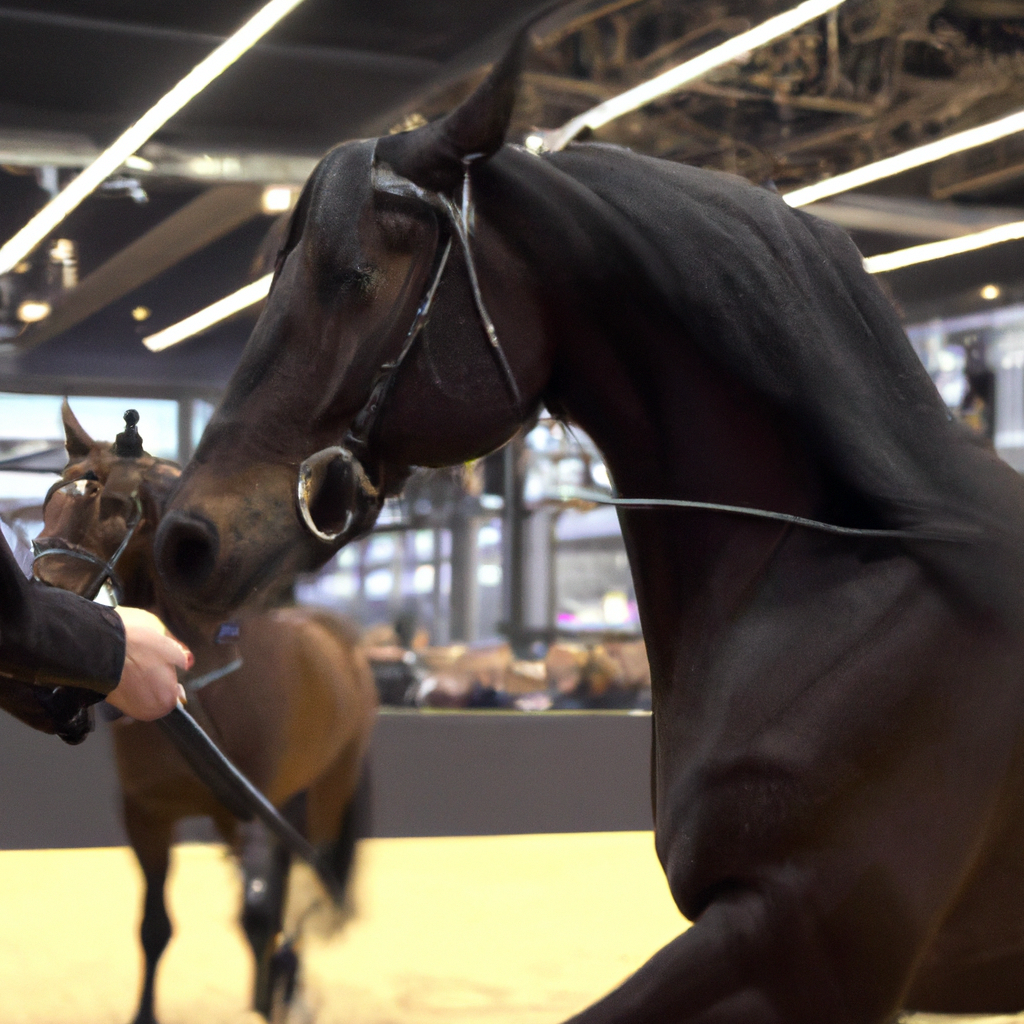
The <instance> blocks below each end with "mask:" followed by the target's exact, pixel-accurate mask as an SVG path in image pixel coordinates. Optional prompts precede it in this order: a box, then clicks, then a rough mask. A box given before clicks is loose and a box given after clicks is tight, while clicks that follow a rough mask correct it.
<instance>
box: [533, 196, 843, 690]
mask: <svg viewBox="0 0 1024 1024" xmlns="http://www.w3.org/2000/svg"><path fill="white" fill-rule="evenodd" d="M538 198H539V190H533V192H532V193H531V194H530V196H529V200H530V201H531V202H533V203H534V204H536V203H537V202H538ZM550 203H551V205H550V208H549V209H548V210H546V211H545V210H532V211H531V212H530V216H529V217H523V218H522V220H521V221H520V223H525V224H526V225H528V227H527V229H526V230H527V232H529V231H531V230H532V231H534V232H536V235H535V236H534V237H526V238H521V239H520V242H521V244H520V248H525V249H527V250H528V251H529V253H530V258H531V261H532V266H533V270H534V272H535V274H536V280H537V281H538V282H555V284H554V285H553V286H551V287H553V288H554V289H555V290H557V294H556V295H555V296H554V301H552V297H551V291H550V288H549V289H548V293H547V299H546V301H545V300H544V299H542V300H541V302H542V304H543V305H544V306H545V308H546V309H547V310H548V317H549V319H548V323H547V330H548V334H549V337H550V338H551V339H553V345H554V350H555V355H554V365H553V370H552V376H551V381H550V383H549V386H548V388H547V390H546V391H545V394H544V399H545V401H546V402H547V404H548V405H549V407H551V408H553V409H556V410H564V411H565V412H566V413H567V414H568V415H569V417H570V418H571V419H572V420H573V421H575V422H577V423H579V425H580V426H581V427H582V428H583V429H584V430H586V431H587V433H588V434H590V436H591V437H592V438H593V439H594V441H595V443H596V444H597V445H598V447H599V448H600V449H601V451H602V453H603V454H604V457H605V459H606V462H607V465H608V468H609V470H610V471H611V474H612V477H613V479H614V481H615V484H616V487H617V489H618V491H619V493H620V494H621V495H622V496H623V497H631V498H682V499H690V500H696V501H707V502H715V503H722V504H730V505H741V506H747V507H752V508H762V509H770V510H774V511H779V512H786V513H790V514H794V515H802V516H808V517H815V516H818V517H820V516H822V515H824V514H826V513H825V512H824V511H823V507H827V505H828V503H829V502H830V500H831V499H833V498H834V495H832V494H831V493H830V490H831V487H832V485H831V483H830V482H829V481H828V480H826V479H825V478H824V477H823V475H822V474H821V472H820V471H819V469H818V468H817V466H816V464H815V462H814V460H813V459H812V458H811V456H810V454H809V452H808V449H807V446H806V444H805V443H804V442H803V440H802V439H801V437H800V435H799V432H798V431H797V430H796V428H795V427H794V425H793V424H792V423H791V422H789V421H788V420H787V418H786V417H785V416H784V415H783V414H782V413H781V412H780V411H778V410H776V409H774V408H772V407H771V406H769V404H768V403H767V402H766V401H764V400H763V399H762V398H761V397H759V396H758V395H757V394H755V393H754V392H753V391H751V390H750V389H749V388H748V387H746V386H745V385H743V384H742V383H741V382H740V381H739V380H738V379H736V378H735V377H733V376H732V375H730V374H729V373H728V372H726V371H725V370H724V369H722V368H721V367H719V366H718V365H717V364H715V363H713V361H712V360H711V359H710V358H708V356H707V355H705V354H704V352H703V351H701V349H700V347H698V346H697V345H695V344H693V342H692V341H691V339H689V338H688V337H687V336H686V334H685V331H684V330H683V328H682V327H681V326H680V324H679V323H678V321H677V320H676V319H675V318H674V316H673V315H672V314H671V313H670V311H669V310H668V309H667V307H666V304H665V303H664V301H663V300H662V299H660V297H659V296H658V295H657V294H656V293H655V292H654V290H653V288H651V287H650V286H649V284H648V283H647V282H646V281H645V280H644V279H643V277H642V275H639V274H637V272H636V264H635V263H633V264H631V263H630V261H629V259H628V258H624V257H622V256H621V254H617V253H616V252H615V250H614V238H611V239H610V238H609V234H608V232H607V231H606V230H604V229H603V228H599V229H598V230H597V231H596V232H595V234H594V236H593V237H591V238H587V237H586V231H587V230H588V227H587V225H586V223H577V224H574V225H566V223H565V215H564V209H565V208H566V207H568V206H569V205H570V203H569V202H567V201H566V202H562V201H561V200H560V198H559V197H558V196H557V194H553V195H552V198H551V200H550ZM524 205H525V204H524ZM553 226H554V227H553ZM574 228H575V229H576V238H577V244H576V247H575V250H574V249H573V248H572V247H570V246H567V245H565V244H552V243H551V242H550V241H549V239H551V238H556V239H558V238H559V237H561V238H563V239H564V238H567V237H572V231H573V229H574ZM581 236H582V239H581ZM574 251H575V253H577V254H578V256H577V263H576V264H575V265H573V259H574ZM605 254H607V262H605ZM616 260H619V261H620V262H619V263H618V265H617V266H616ZM620 519H621V521H622V525H623V534H624V537H625V541H626V545H627V550H628V552H629V556H630V563H631V566H632V570H633V576H634V580H635V581H636V588H637V598H638V603H639V605H640V613H641V619H642V623H643V627H644V633H645V636H646V638H647V641H648V646H649V648H650V649H651V652H652V664H653V665H654V666H655V671H656V672H657V664H656V663H657V660H658V658H659V654H661V655H664V656H667V657H672V656H673V652H675V650H676V648H677V647H678V644H679V643H680V641H681V638H682V637H683V636H684V635H685V634H689V635H703V636H707V635H710V634H713V633H714V632H715V631H716V629H717V628H718V627H719V626H720V625H721V624H723V623H724V622H726V621H727V620H728V619H729V618H730V617H731V616H732V615H733V614H734V613H735V610H736V609H737V607H738V605H739V603H740V602H741V601H742V600H743V597H744V594H745V593H746V592H748V590H749V587H750V585H751V583H752V582H753V581H754V580H755V579H756V578H757V577H758V576H759V575H760V574H761V573H763V572H764V570H765V568H766V566H767V562H768V560H769V559H770V557H771V554H772V552H773V551H774V550H775V547H776V546H777V545H778V543H779V542H780V540H781V538H782V536H783V535H784V532H785V527H784V526H782V525H781V524H774V523H768V522H765V521H763V520H761V521H758V520H753V519H744V518H741V517H738V516H733V515H727V514H722V513H709V512H695V511H690V510H681V509H679V510H677V509H667V510H658V511H654V510H630V511H626V512H623V513H622V514H621V515H620ZM684 624H685V625H684ZM709 631H710V633H709Z"/></svg>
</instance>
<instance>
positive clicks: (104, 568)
mask: <svg viewBox="0 0 1024 1024" xmlns="http://www.w3.org/2000/svg"><path fill="white" fill-rule="evenodd" d="M92 479H93V477H91V476H89V475H85V476H79V477H75V478H74V479H73V480H58V481H57V482H56V483H55V484H54V485H53V486H52V487H51V488H50V489H49V490H48V491H47V492H46V497H45V498H44V499H43V508H44V509H45V508H46V504H47V502H48V501H49V500H50V498H51V496H52V495H53V494H54V492H55V491H59V490H60V489H61V488H63V487H67V486H68V485H69V484H74V483H78V482H79V481H80V480H92ZM130 500H131V502H132V504H133V513H132V516H131V519H130V521H129V522H128V523H127V529H126V530H125V534H124V537H122V538H121V543H120V544H118V546H117V550H116V551H115V552H114V553H113V554H112V555H111V556H110V558H101V557H100V556H99V555H96V554H93V552H91V551H89V550H88V549H86V548H83V547H79V546H78V545H73V544H69V543H68V542H66V541H61V542H59V543H54V544H52V545H48V546H46V547H43V546H42V545H41V544H40V543H39V542H38V541H35V540H34V541H32V554H33V558H32V575H33V576H34V577H35V578H36V579H37V580H40V581H41V582H46V581H45V580H43V579H42V577H41V576H40V575H39V574H38V572H36V565H37V564H38V563H39V562H40V561H41V560H42V559H44V558H51V557H52V556H54V555H61V556H63V557H65V558H77V559H78V560H79V561H80V562H88V563H89V564H90V565H94V566H96V568H97V569H98V570H99V572H97V574H96V575H95V576H94V577H93V579H92V580H90V582H89V586H88V587H86V588H85V590H84V591H83V592H82V597H84V598H86V599H88V600H89V601H92V600H95V598H96V595H97V594H99V592H100V590H101V589H102V587H103V585H104V583H108V582H109V584H110V589H111V590H112V591H113V597H114V601H115V602H116V603H117V604H123V603H124V585H123V584H122V583H121V580H120V578H119V577H118V575H117V563H118V561H119V560H120V558H121V556H122V555H123V554H124V552H125V549H126V548H127V547H128V545H129V543H131V539H132V537H134V536H135V531H136V530H137V529H138V528H139V526H140V525H141V523H142V502H141V501H139V492H138V490H134V491H132V493H131V495H130Z"/></svg>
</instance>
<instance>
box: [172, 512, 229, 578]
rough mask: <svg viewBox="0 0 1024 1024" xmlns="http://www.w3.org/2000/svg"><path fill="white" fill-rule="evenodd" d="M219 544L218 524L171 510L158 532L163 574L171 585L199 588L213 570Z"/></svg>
mask: <svg viewBox="0 0 1024 1024" xmlns="http://www.w3.org/2000/svg"><path fill="white" fill-rule="evenodd" d="M218 546H219V541H218V536H217V528H216V527H215V526H214V525H213V524H212V523H208V522H207V521H206V520H204V519H198V518H195V517H193V516H190V515H187V514H183V513H180V512H171V513H170V514H169V515H167V516H165V517H164V520H163V522H162V523H161V524H160V528H159V530H158V531H157V536H156V561H157V566H158V568H159V570H160V575H161V576H163V578H164V580H165V581H166V582H167V583H168V584H169V585H170V586H172V587H176V588H180V589H182V590H198V589H199V588H200V587H201V586H202V585H203V584H204V583H205V582H206V581H207V580H208V579H209V578H210V576H211V575H212V574H213V570H214V566H215V565H216V563H217V548H218Z"/></svg>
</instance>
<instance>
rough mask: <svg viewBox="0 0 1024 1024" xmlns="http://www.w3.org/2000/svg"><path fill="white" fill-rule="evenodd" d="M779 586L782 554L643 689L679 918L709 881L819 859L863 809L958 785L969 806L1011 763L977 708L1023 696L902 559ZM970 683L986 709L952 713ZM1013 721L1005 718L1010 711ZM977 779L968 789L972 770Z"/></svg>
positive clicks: (1007, 743) (660, 839) (1002, 661)
mask: <svg viewBox="0 0 1024 1024" xmlns="http://www.w3.org/2000/svg"><path fill="white" fill-rule="evenodd" d="M801 576H802V586H801V587H800V588H799V590H796V589H792V587H791V580H790V577H791V573H790V567H789V566H787V564H786V556H785V555H783V556H782V557H781V558H780V559H779V562H778V564H776V565H774V566H773V567H772V570H771V571H770V572H769V573H768V574H766V577H765V579H764V580H763V582H762V585H761V586H760V588H759V589H758V591H757V593H756V594H754V596H753V597H752V599H751V600H750V602H749V603H748V604H747V606H746V607H745V608H744V609H743V610H742V611H741V612H739V613H737V614H736V615H735V616H734V617H733V618H732V619H731V620H730V621H728V622H727V623H724V624H723V625H722V626H721V628H720V629H719V631H718V632H717V633H716V634H713V635H707V636H704V637H701V638H699V640H698V641H697V642H695V643H691V644H690V645H688V646H686V647H685V649H679V650H677V651H676V656H675V659H674V661H673V662H672V663H671V664H672V665H673V669H672V675H671V678H670V679H669V680H668V681H667V682H666V681H665V680H660V681H656V684H655V726H654V728H655V752H654V758H653V767H654V772H655V808H656V822H657V848H658V853H659V857H660V858H661V860H662V863H663V865H664V866H665V869H666V873H667V875H668V878H669V883H670V886H671V888H672V891H673V894H674V896H675V898H676V900H677V903H678V904H679V905H680V908H681V909H683V911H684V913H691V914H692V913H693V912H694V910H695V909H696V908H699V906H700V904H701V902H702V898H703V897H702V895H701V894H702V893H706V892H709V891H712V890H713V888H714V887H715V886H716V885H718V884H721V883H722V880H723V879H732V880H744V881H751V880H752V879H756V878H757V877H759V876H760V875H761V874H762V873H763V872H764V871H766V870H768V869H769V867H770V866H772V865H778V864H780V863H782V862H784V861H786V862H790V863H793V862H798V861H800V860H801V859H802V858H810V859H813V858H814V857H816V856H818V853H817V852H816V851H819V850H820V849H821V848H823V847H826V846H829V845H831V844H834V843H835V841H836V837H837V836H839V835H841V834H843V833H844V832H845V831H846V830H848V829H849V828H852V827H853V826H852V825H851V824H850V823H852V822H854V821H857V822H860V823H862V824H863V823H866V822H870V820H871V818H872V813H873V812H872V803H873V801H874V802H878V803H879V804H880V803H881V802H882V801H883V800H889V799H890V796H884V797H883V794H891V793H893V792H897V791H898V792H900V794H901V797H900V799H903V800H907V801H914V800H918V801H920V800H924V801H926V802H927V801H928V800H930V799H932V798H935V795H936V794H937V793H939V792H940V791H943V790H944V789H945V791H949V792H952V791H953V790H954V789H955V788H956V787H958V786H959V787H961V788H963V790H964V791H965V792H966V791H969V790H972V789H973V791H974V793H975V794H976V798H977V799H982V798H983V797H982V794H984V793H985V792H986V791H987V788H988V787H990V786H991V784H992V783H993V780H994V779H996V778H997V777H998V775H999V771H1000V770H1001V769H1000V765H1001V764H1002V765H1004V767H1005V761H1004V760H1003V758H1002V757H1001V756H1000V755H997V754H995V753H994V750H995V749H996V748H1001V749H1002V750H1003V752H1004V753H1005V754H1006V756H1008V753H1006V752H1008V751H1009V749H1010V747H1011V746H1012V740H1013V735H1011V734H1015V733H1014V730H1012V729H1009V728H1005V729H1003V730H1002V732H1003V734H1004V735H997V733H998V732H999V728H1000V726H999V721H998V716H996V720H995V721H993V720H991V719H992V718H993V716H992V715H991V714H989V711H988V710H986V708H991V707H992V706H995V705H996V704H997V703H999V702H1000V697H1005V698H1007V699H1009V698H1010V697H1011V696H1012V693H1015V692H1016V690H1017V689H1019V687H1020V683H1019V675H1020V673H1019V672H1015V671H1014V669H1013V667H1012V664H1011V663H1012V658H1009V657H1008V656H1007V652H1006V651H1003V652H1000V651H998V650H994V649H992V646H991V644H987V643H986V642H985V640H984V638H983V637H982V636H981V634H978V633H976V632H973V631H972V630H971V629H969V628H966V627H965V626H964V623H963V621H962V616H959V615H957V614H956V613H955V612H954V611H953V609H952V607H951V606H950V604H949V602H948V601H947V599H946V597H945V595H944V594H942V593H941V592H940V591H937V590H936V588H935V587H934V586H933V585H932V584H931V583H930V582H929V581H928V580H927V579H926V578H925V576H924V574H923V573H922V572H921V570H920V568H919V567H918V566H917V565H916V564H915V563H914V562H913V561H911V560H910V559H907V558H904V557H894V558H891V559H887V560H884V561H878V562H875V563H867V564H865V563H861V562H859V561H857V560H856V559H853V560H851V559H848V558H847V559H841V560H838V561H833V563H832V564H823V565H818V566H816V567H815V568H814V570H813V571H809V570H808V569H806V568H805V569H804V571H802V573H801ZM986 662H988V663H990V670H989V671H988V672H984V673H983V675H984V678H986V679H987V680H988V681H989V682H988V683H987V686H989V687H990V688H991V694H992V696H991V698H990V701H987V702H986V703H985V704H983V705H981V706H978V705H976V704H975V703H974V702H973V701H972V702H971V707H970V708H967V707H963V706H962V705H963V704H964V700H963V697H962V695H961V696H958V695H959V694H960V692H961V690H962V687H961V680H962V679H963V678H964V677H965V676H966V675H968V673H971V674H975V675H976V674H977V672H978V669H979V665H981V664H984V663H986ZM1010 717H1011V718H1012V716H1010ZM972 772H973V773H974V774H973V776H972V779H973V781H970V782H968V781H967V776H968V775H970V774H971V773H972Z"/></svg>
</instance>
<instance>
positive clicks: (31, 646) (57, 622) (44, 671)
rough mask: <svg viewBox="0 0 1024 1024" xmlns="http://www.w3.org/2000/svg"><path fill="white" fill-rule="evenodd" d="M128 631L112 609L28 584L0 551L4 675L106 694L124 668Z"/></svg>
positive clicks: (0, 648)
mask: <svg viewBox="0 0 1024 1024" xmlns="http://www.w3.org/2000/svg"><path fill="white" fill-rule="evenodd" d="M124 652H125V641H124V627H123V625H122V623H121V620H120V618H119V617H118V616H117V614H116V613H115V612H113V611H112V610H111V609H109V608H104V607H103V606H101V605H97V604H94V603H93V602H91V601H86V600H84V599H83V598H80V597H77V596H76V595H75V594H71V593H68V592H67V591H63V590H57V589H55V588H53V587H47V586H44V585H43V584H41V583H36V582H35V581H30V580H26V579H25V577H24V576H23V575H22V574H21V571H20V570H19V569H18V567H17V564H16V563H15V562H14V558H13V556H12V555H11V553H10V551H9V549H8V548H7V546H6V544H4V545H2V547H0V673H2V674H3V675H5V676H7V677H9V678H14V679H18V680H20V681H21V682H27V683H34V684H36V685H41V686H57V685H67V686H79V687H84V688H86V689H90V690H94V691H96V692H98V693H102V694H107V693H109V692H110V691H111V690H113V689H114V687H116V686H117V684H118V681H119V680H120V678H121V671H122V668H123V666H124Z"/></svg>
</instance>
